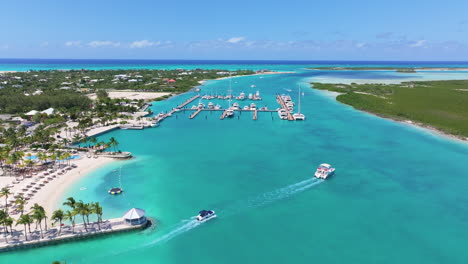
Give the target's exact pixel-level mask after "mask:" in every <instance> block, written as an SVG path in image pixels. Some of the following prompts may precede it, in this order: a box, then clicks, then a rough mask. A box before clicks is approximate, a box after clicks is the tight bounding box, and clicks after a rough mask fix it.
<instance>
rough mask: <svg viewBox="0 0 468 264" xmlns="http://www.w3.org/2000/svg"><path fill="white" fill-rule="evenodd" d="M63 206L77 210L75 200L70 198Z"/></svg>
mask: <svg viewBox="0 0 468 264" xmlns="http://www.w3.org/2000/svg"><path fill="white" fill-rule="evenodd" d="M63 205H66V206H68V207H70V208H71V209H75V206H76V201H75V198H73V197H68V198H67V200H66V201H65V202H63Z"/></svg>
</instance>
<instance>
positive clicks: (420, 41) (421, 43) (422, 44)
mask: <svg viewBox="0 0 468 264" xmlns="http://www.w3.org/2000/svg"><path fill="white" fill-rule="evenodd" d="M426 42H427V40H425V39H421V40H418V41H416V42H413V43H411V44H410V45H409V46H410V47H412V48H417V47H422V46H424V44H426Z"/></svg>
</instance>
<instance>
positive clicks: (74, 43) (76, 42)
mask: <svg viewBox="0 0 468 264" xmlns="http://www.w3.org/2000/svg"><path fill="white" fill-rule="evenodd" d="M65 46H67V47H80V46H81V41H79V40H74V41H67V42H65Z"/></svg>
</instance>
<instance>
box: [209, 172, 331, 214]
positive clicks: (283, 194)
mask: <svg viewBox="0 0 468 264" xmlns="http://www.w3.org/2000/svg"><path fill="white" fill-rule="evenodd" d="M322 182H324V180H321V179H317V178H312V179H307V180H304V181H301V182H298V183H294V184H291V185H288V186H286V187H282V188H280V189H277V190H274V191H270V192H265V193H262V194H260V195H257V196H255V197H252V198H249V199H246V200H240V201H238V202H235V203H233V204H230V205H228V206H226V207H224V208H219V209H216V208H215V209H216V212H219V214H218V217H219V218H223V217H227V216H232V215H235V214H238V213H240V212H242V211H244V210H247V209H254V208H257V207H262V206H266V205H268V204H270V203H273V202H276V201H279V200H283V199H287V198H289V197H292V196H293V195H295V194H298V193H300V192H302V191H305V190H307V189H310V188H312V187H314V186H316V185H318V184H320V183H322Z"/></svg>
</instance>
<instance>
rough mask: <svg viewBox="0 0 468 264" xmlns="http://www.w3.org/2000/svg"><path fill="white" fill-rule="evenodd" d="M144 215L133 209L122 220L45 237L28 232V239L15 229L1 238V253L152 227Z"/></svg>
mask: <svg viewBox="0 0 468 264" xmlns="http://www.w3.org/2000/svg"><path fill="white" fill-rule="evenodd" d="M135 212H137V213H135ZM129 213H131V215H132V216H131V217H128V215H129ZM144 213H145V211H144V210H141V209H137V208H133V209H130V210H129V211H127V212H126V213H125V215H124V216H123V217H122V218H114V219H109V220H103V221H101V222H100V223H99V224H98V223H97V222H90V223H89V224H87V226H86V228H85V226H84V225H83V224H76V225H75V228H74V230H73V227H72V226H69V225H64V226H62V228H61V230H60V233H59V227H54V228H49V229H48V230H47V231H43V236H41V232H40V231H39V230H37V229H36V230H33V231H32V232H31V233H29V232H28V235H27V239H26V237H25V236H24V229H21V231H18V230H15V229H14V230H13V233H12V234H10V235H8V236H7V237H4V236H2V237H1V238H0V252H5V251H12V250H19V249H29V248H37V247H42V246H48V245H55V244H60V243H65V242H72V241H77V240H81V239H86V238H93V237H97V236H101V235H106V234H115V233H121V232H128V231H132V230H141V229H144V228H146V227H147V226H149V225H150V221H149V220H147V218H146V216H144ZM86 229H87V230H86ZM28 231H29V230H28Z"/></svg>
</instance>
